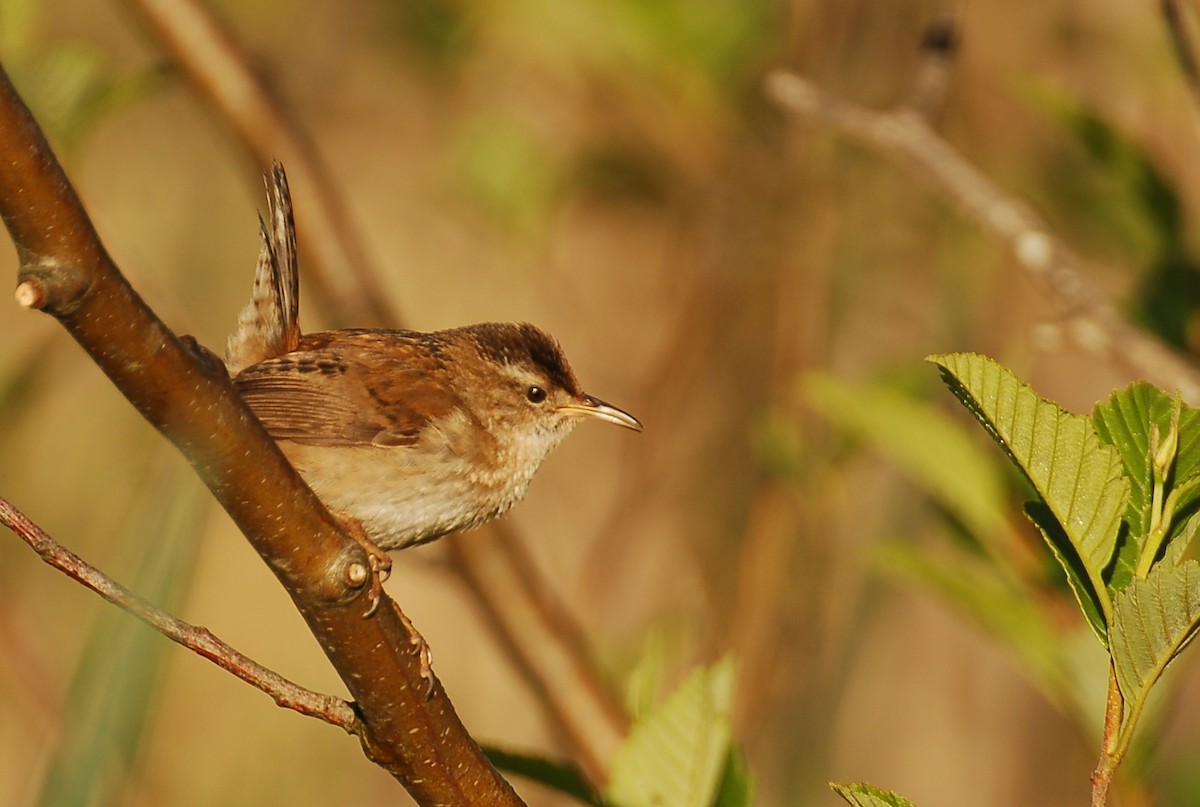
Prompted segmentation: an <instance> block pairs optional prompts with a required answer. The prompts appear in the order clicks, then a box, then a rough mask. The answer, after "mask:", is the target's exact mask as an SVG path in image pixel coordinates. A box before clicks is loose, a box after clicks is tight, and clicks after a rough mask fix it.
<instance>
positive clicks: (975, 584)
mask: <svg viewBox="0 0 1200 807" xmlns="http://www.w3.org/2000/svg"><path fill="white" fill-rule="evenodd" d="M874 555H875V560H877V561H878V563H877V565H878V567H879V568H880V569H882V570H883V571H884V572H885V573H886V574H888V575H892V576H895V577H899V578H902V579H907V580H910V581H912V582H914V583H916V584H918V585H920V586H922V587H924V588H925V589H927V590H929V591H930V592H932V593H933V594H935V595H936V596H938V597H940V598H941V599H942V600H943V601H945V602H946V603H947V604H948V605H949V606H951V607H952V608H953V609H954V610H955V611H957V612H958V613H960V614H962V615H963V616H965V617H967V618H968V619H970V620H971V621H973V622H974V623H975V624H976V625H978V626H979V627H980V628H981V629H982V630H984V631H985V632H987V633H988V634H990V635H991V636H993V637H994V638H995V639H996V640H997V641H999V642H1000V644H1002V645H1004V646H1005V647H1006V648H1008V649H1009V650H1010V651H1011V652H1012V653H1013V655H1014V656H1016V657H1017V659H1018V660H1019V661H1020V662H1021V669H1022V670H1024V671H1025V672H1026V674H1027V675H1028V676H1029V677H1030V679H1031V680H1032V681H1033V683H1034V684H1035V685H1036V686H1037V687H1038V689H1039V690H1041V692H1042V693H1043V694H1044V695H1045V696H1046V698H1047V699H1048V700H1050V701H1051V702H1052V703H1055V704H1057V705H1059V706H1060V707H1062V708H1064V709H1066V710H1070V711H1071V712H1072V713H1075V714H1078V713H1081V712H1083V711H1084V710H1083V709H1082V708H1081V707H1080V704H1078V703H1077V702H1076V700H1075V697H1074V696H1075V690H1076V682H1075V680H1074V677H1073V675H1072V673H1071V671H1070V670H1069V668H1068V666H1067V664H1066V661H1065V660H1064V657H1063V653H1064V651H1065V648H1064V647H1063V643H1062V638H1061V635H1060V634H1059V632H1058V631H1056V630H1055V628H1054V626H1052V625H1051V624H1050V622H1049V621H1048V619H1047V616H1046V614H1044V613H1043V611H1042V610H1041V609H1039V607H1038V603H1037V601H1036V600H1035V599H1034V598H1033V597H1032V596H1031V595H1030V593H1029V592H1028V591H1026V590H1025V589H1024V588H1022V587H1021V586H1020V585H1018V584H1017V583H1016V582H1014V581H1013V580H1012V579H1011V578H1009V577H1008V576H1007V575H1005V574H1003V573H1002V572H1001V571H1000V570H999V569H998V568H997V567H996V566H995V565H994V564H992V563H990V562H988V561H987V560H986V559H985V558H982V557H980V556H979V555H977V554H973V553H968V552H966V551H963V550H961V549H959V550H956V549H954V548H952V547H951V548H946V549H943V550H941V551H938V552H934V551H931V550H929V549H926V548H924V547H920V546H917V545H914V544H913V543H912V542H909V541H903V542H902V541H892V542H889V543H886V544H884V545H883V546H881V547H880V548H879V549H878V550H876V552H875V553H874Z"/></svg>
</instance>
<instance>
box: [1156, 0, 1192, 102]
mask: <svg viewBox="0 0 1200 807" xmlns="http://www.w3.org/2000/svg"><path fill="white" fill-rule="evenodd" d="M1161 7H1162V13H1163V19H1164V20H1166V23H1167V31H1168V32H1169V33H1170V34H1171V44H1172V45H1173V46H1174V48H1175V58H1176V59H1178V60H1179V69H1180V71H1181V72H1182V73H1183V80H1184V83H1185V84H1187V88H1188V92H1189V93H1191V96H1192V104H1193V106H1194V107H1195V110H1194V111H1200V62H1197V60H1196V48H1195V47H1194V46H1193V43H1192V38H1191V36H1189V35H1188V31H1187V21H1186V20H1185V19H1184V18H1183V15H1184V10H1183V9H1182V8H1181V7H1180V5H1179V0H1162V4H1161Z"/></svg>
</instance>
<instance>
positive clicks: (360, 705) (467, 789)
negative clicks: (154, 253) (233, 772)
mask: <svg viewBox="0 0 1200 807" xmlns="http://www.w3.org/2000/svg"><path fill="white" fill-rule="evenodd" d="M0 217H2V218H3V219H4V222H5V225H6V226H7V227H8V230H9V233H10V234H11V236H12V239H13V242H14V244H15V245H16V249H17V256H18V259H19V268H18V286H17V294H16V297H17V301H18V302H19V303H20V304H22V305H24V306H25V307H27V308H33V309H40V310H43V311H45V312H46V313H48V314H50V315H51V316H54V317H55V318H56V319H57V320H58V321H59V322H60V323H61V324H62V326H63V327H64V328H65V329H66V330H67V331H68V332H69V333H70V334H71V335H72V336H73V337H74V338H75V340H76V341H77V342H79V344H80V345H81V346H82V347H83V348H84V350H85V351H87V352H88V354H89V355H91V356H92V358H93V360H94V361H95V362H96V364H97V365H98V366H99V367H100V368H101V369H102V370H103V371H104V372H105V374H107V375H108V377H109V378H110V379H111V380H112V382H113V383H114V384H115V385H116V386H117V388H118V389H119V390H120V391H121V392H122V394H124V395H125V396H126V398H128V399H129V401H130V402H131V403H132V404H133V405H134V406H135V407H136V408H137V409H138V411H139V412H141V413H142V415H143V416H144V417H145V418H146V419H147V420H149V421H150V423H151V424H153V425H154V426H155V428H157V429H158V430H159V431H161V432H162V433H163V434H164V435H165V436H166V437H167V438H168V439H170V440H171V441H172V442H173V443H174V444H175V445H176V446H177V447H178V448H179V449H180V451H181V452H183V454H184V456H185V457H186V458H187V459H188V460H189V462H191V464H192V465H193V467H194V468H195V469H196V472H197V473H198V474H199V475H200V477H201V479H202V480H203V481H204V483H205V484H206V485H207V486H208V487H209V489H210V490H211V491H212V492H213V495H214V496H215V497H216V498H217V500H218V501H219V502H220V503H221V505H222V506H223V507H224V508H225V510H226V511H227V512H228V513H229V514H230V516H231V517H232V518H233V520H234V522H235V523H237V525H238V526H239V527H240V528H241V530H242V531H243V532H244V533H245V535H246V537H247V538H248V539H249V540H250V542H251V544H252V545H253V546H254V548H255V550H257V551H258V553H259V554H260V555H261V556H262V557H263V559H264V560H265V561H266V563H267V565H268V566H269V567H270V568H271V570H272V571H273V572H274V573H275V575H276V577H277V578H278V579H279V580H280V582H281V583H282V584H283V586H284V588H285V589H286V590H287V592H288V594H289V595H290V596H291V598H292V600H293V602H295V604H296V607H297V608H298V610H299V611H300V613H301V615H302V616H303V617H304V619H305V621H306V622H307V623H308V625H309V627H310V629H311V630H312V631H313V634H314V635H315V636H316V638H317V641H318V642H319V643H320V645H321V648H322V649H323V650H324V651H325V654H326V655H327V656H328V657H329V659H330V661H331V662H332V664H333V666H334V667H335V669H336V670H337V672H338V674H339V675H340V676H341V678H342V680H343V681H344V682H345V683H346V686H347V688H348V689H349V691H350V693H351V695H352V696H353V697H354V699H355V702H356V708H357V711H358V712H359V714H360V716H361V719H362V726H363V731H362V732H361V735H360V736H361V740H362V742H363V747H364V749H365V750H366V752H367V754H368V756H370V757H371V759H373V760H374V761H375V762H376V763H378V764H379V765H381V766H383V767H384V768H386V769H387V770H388V771H389V772H390V773H392V775H393V776H395V777H396V778H397V779H398V780H399V781H400V782H401V783H402V784H403V785H404V786H405V787H406V788H407V789H408V791H409V793H410V794H412V796H413V798H415V799H416V800H417V801H418V802H419V803H420V804H422V805H435V804H436V805H516V804H521V803H522V802H521V801H520V799H519V798H518V797H517V796H516V794H515V793H514V792H513V790H512V788H511V787H510V786H509V785H508V783H507V782H505V781H504V780H503V779H502V778H501V777H500V775H499V774H498V773H496V771H495V769H494V768H493V767H492V766H491V764H490V763H488V761H487V760H486V758H485V757H484V756H483V753H482V752H481V751H480V750H479V747H478V746H477V745H476V744H475V742H474V741H473V740H472V739H471V738H470V736H469V735H468V734H467V732H466V729H465V728H464V727H463V725H462V722H461V721H460V720H459V719H458V716H457V715H456V714H455V712H454V709H453V706H452V705H451V703H450V701H449V699H448V698H447V697H446V694H445V692H444V691H443V689H442V687H441V685H440V683H439V682H438V681H437V679H436V678H435V677H433V676H432V674H430V677H429V678H423V677H422V670H421V660H420V658H419V653H418V652H416V651H417V650H418V647H419V646H418V644H417V642H418V638H417V637H416V635H415V633H414V632H413V631H412V629H411V626H409V625H408V624H407V620H406V619H405V618H404V616H403V614H401V612H400V610H399V608H398V607H397V606H396V605H395V603H394V602H392V600H391V599H390V598H388V597H387V596H386V594H384V595H383V602H382V604H381V606H380V607H379V608H378V609H377V610H376V612H375V614H374V616H372V617H371V618H364V612H365V611H366V609H367V606H366V603H365V599H366V598H365V596H364V595H365V594H366V593H367V590H368V588H369V586H367V585H366V582H367V578H369V574H368V575H367V576H366V577H364V576H363V573H364V570H366V569H368V568H369V564H368V561H367V557H366V553H365V552H364V551H363V549H362V547H361V546H359V545H358V544H357V543H355V542H354V541H353V540H352V539H350V538H349V537H348V536H346V534H345V533H344V532H343V531H342V529H341V528H340V526H339V525H338V524H337V523H336V522H335V521H334V519H333V518H332V517H331V516H330V515H329V513H328V512H327V511H326V510H325V508H324V507H323V506H322V505H321V503H320V501H319V500H318V499H317V498H316V496H315V495H314V494H313V493H312V491H311V490H310V489H309V488H308V487H307V486H306V485H305V484H304V483H303V481H302V480H301V479H300V477H299V476H298V475H297V474H296V472H295V471H294V470H293V469H292V467H291V466H290V465H289V464H288V462H287V460H286V459H285V458H284V457H283V454H282V453H280V451H279V448H278V447H277V446H276V445H275V443H274V442H273V441H272V440H271V439H270V437H269V436H268V435H267V433H266V432H265V431H264V430H263V428H262V427H261V425H259V423H258V422H257V421H256V420H255V419H254V417H253V415H251V413H250V411H249V410H248V409H247V408H246V406H245V405H244V404H243V403H242V401H241V399H240V398H239V397H238V396H237V394H236V392H235V391H234V389H233V386H232V384H231V382H230V380H229V377H228V375H227V374H226V373H225V370H224V367H223V366H222V365H221V364H220V362H219V361H216V360H215V357H212V356H211V354H207V353H206V352H204V351H203V350H202V349H197V347H196V346H195V345H194V344H189V343H188V342H186V341H185V340H181V339H179V338H178V337H176V336H175V334H173V333H172V332H171V331H170V329H168V328H167V326H166V325H164V324H163V323H162V322H161V321H160V320H159V319H158V318H157V317H156V316H155V315H154V313H153V311H151V310H150V308H149V307H148V306H147V305H146V304H145V302H143V301H142V299H141V298H140V297H139V296H138V295H137V293H136V292H135V291H134V290H133V288H132V287H131V286H130V285H129V283H128V282H127V281H126V279H125V278H124V276H123V275H122V274H121V273H120V271H119V270H118V269H117V267H116V265H115V264H114V263H113V261H112V259H111V258H110V257H109V255H108V253H107V252H106V251H105V249H104V247H103V246H102V244H101V242H100V240H99V237H98V236H97V234H96V231H95V228H94V227H93V225H92V223H91V221H90V219H89V218H88V216H87V214H86V212H85V211H84V208H83V204H82V203H81V202H80V200H79V198H78V196H77V195H76V194H75V191H74V189H73V188H72V187H71V184H70V182H69V181H68V180H67V177H66V175H65V174H64V173H63V170H62V168H61V166H60V165H59V163H58V161H57V159H56V158H55V156H54V154H53V153H52V151H51V150H50V148H49V146H48V145H47V143H46V140H45V138H44V136H43V135H42V133H41V130H40V129H39V128H38V126H37V123H36V122H35V121H34V120H33V117H32V116H31V114H30V113H29V110H28V108H27V107H26V106H25V104H24V103H23V102H22V101H21V99H20V97H19V96H18V95H17V92H16V90H15V89H14V87H13V86H12V83H11V82H10V81H9V79H8V76H7V74H6V73H4V72H3V70H2V69H0Z"/></svg>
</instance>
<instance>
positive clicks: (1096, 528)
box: [929, 353, 1129, 622]
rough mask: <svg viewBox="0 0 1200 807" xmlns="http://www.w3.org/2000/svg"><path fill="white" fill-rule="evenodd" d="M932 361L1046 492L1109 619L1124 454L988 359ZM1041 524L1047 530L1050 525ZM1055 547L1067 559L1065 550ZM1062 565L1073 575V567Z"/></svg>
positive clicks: (1125, 488) (959, 356) (1125, 492)
mask: <svg viewBox="0 0 1200 807" xmlns="http://www.w3.org/2000/svg"><path fill="white" fill-rule="evenodd" d="M929 361H931V362H933V363H935V364H937V365H938V366H939V367H941V369H942V378H943V380H945V382H946V384H947V385H948V386H949V387H950V389H951V391H952V392H953V393H954V394H955V395H956V396H957V397H958V399H959V400H960V401H962V403H963V404H964V405H965V406H966V407H967V408H968V409H970V410H971V412H972V414H974V415H975V417H976V418H977V419H978V420H979V422H980V423H981V424H983V426H984V428H986V429H987V430H988V432H989V433H991V435H992V436H993V437H994V438H995V439H996V441H997V442H998V443H1000V445H1001V446H1002V447H1003V448H1004V450H1005V451H1006V452H1008V455H1009V457H1010V458H1011V459H1012V460H1013V462H1014V463H1016V465H1017V467H1018V468H1020V469H1021V472H1022V473H1024V474H1025V476H1026V477H1028V479H1029V481H1030V482H1031V483H1032V484H1033V487H1034V489H1035V490H1037V492H1038V493H1039V494H1040V495H1041V497H1042V500H1043V501H1044V502H1045V504H1046V506H1047V507H1048V508H1049V511H1050V513H1052V514H1053V516H1054V520H1056V521H1057V522H1058V524H1059V525H1060V527H1061V528H1062V534H1063V535H1064V536H1066V538H1067V540H1068V542H1069V549H1070V550H1071V551H1073V552H1074V553H1075V554H1076V555H1078V557H1079V560H1080V562H1081V564H1082V571H1083V572H1084V574H1085V575H1086V578H1087V580H1088V582H1089V584H1090V585H1091V587H1092V589H1093V590H1094V593H1095V595H1096V598H1097V603H1098V605H1099V607H1100V611H1101V613H1102V614H1104V615H1105V617H1106V619H1105V621H1106V622H1107V616H1108V613H1109V610H1110V608H1111V600H1110V596H1109V593H1108V591H1107V588H1106V584H1105V579H1104V570H1105V568H1106V567H1107V566H1108V565H1109V563H1110V561H1111V560H1112V558H1113V554H1114V552H1115V551H1116V548H1117V538H1118V534H1119V532H1120V528H1121V524H1122V520H1121V519H1122V516H1123V514H1124V513H1125V509H1126V503H1127V502H1128V500H1129V481H1128V480H1127V479H1126V478H1125V474H1124V465H1123V463H1122V461H1121V455H1120V453H1119V452H1118V451H1117V449H1115V448H1113V447H1112V446H1111V445H1108V444H1107V443H1104V442H1102V441H1101V440H1100V438H1099V437H1098V436H1097V434H1096V430H1095V429H1094V428H1093V426H1092V421H1091V419H1090V418H1088V417H1085V416H1083V415H1076V414H1073V413H1070V412H1066V411H1064V410H1063V409H1061V408H1060V407H1058V406H1056V405H1055V404H1053V403H1051V402H1049V401H1047V400H1045V399H1043V398H1041V397H1039V396H1038V395H1037V393H1035V392H1034V391H1033V390H1032V389H1031V388H1030V387H1029V385H1028V384H1025V383H1023V382H1022V381H1021V380H1020V379H1018V378H1017V377H1016V376H1015V375H1013V374H1012V373H1011V372H1010V371H1008V370H1007V369H1005V368H1004V367H1002V366H1001V365H1000V364H998V363H997V362H995V361H993V360H991V359H989V358H987V357H984V356H979V355H975V354H967V353H956V354H948V355H942V356H931V357H929ZM1039 526H1042V527H1043V531H1045V525H1044V524H1041V523H1040V522H1039ZM1052 548H1054V549H1055V553H1056V555H1059V560H1060V563H1062V562H1063V561H1064V557H1063V555H1064V554H1065V552H1064V550H1065V549H1066V548H1064V547H1054V546H1053V544H1052ZM1063 567H1064V569H1066V570H1067V574H1068V576H1070V575H1071V574H1072V568H1071V564H1069V563H1063ZM1076 593H1077V594H1078V593H1079V592H1078V590H1077V591H1076ZM1081 602H1082V598H1081Z"/></svg>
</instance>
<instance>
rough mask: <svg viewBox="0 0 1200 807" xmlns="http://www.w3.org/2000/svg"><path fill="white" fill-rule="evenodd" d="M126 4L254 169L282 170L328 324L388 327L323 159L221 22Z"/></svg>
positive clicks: (166, 6) (161, 4) (184, 0)
mask: <svg viewBox="0 0 1200 807" xmlns="http://www.w3.org/2000/svg"><path fill="white" fill-rule="evenodd" d="M128 5H129V7H130V8H131V9H132V10H133V11H134V12H135V13H136V14H137V15H138V16H139V17H140V18H141V19H142V20H143V21H144V22H145V23H146V24H147V25H148V26H149V27H150V30H151V31H152V32H153V34H154V36H155V37H156V38H157V40H158V41H159V43H160V44H161V45H162V46H163V48H164V49H165V50H166V51H167V52H168V53H169V54H170V56H171V58H172V59H173V60H174V63H175V64H176V65H178V67H179V69H180V70H181V71H182V73H183V76H184V77H185V78H186V79H187V80H188V82H189V83H190V84H191V85H192V87H193V88H194V89H195V90H196V92H198V93H199V94H200V96H201V97H202V98H203V99H204V100H205V101H206V102H207V104H208V105H209V106H211V107H212V109H213V111H214V112H216V114H217V117H218V118H219V119H220V120H221V121H223V122H224V123H226V124H227V125H228V126H229V127H230V128H231V129H233V132H234V134H235V135H237V137H238V139H239V140H240V141H241V143H242V146H243V147H244V148H245V149H246V151H248V152H249V153H250V154H251V155H252V156H253V158H254V159H255V160H256V161H257V163H258V167H259V169H260V170H262V171H265V170H266V169H267V168H269V167H270V165H271V163H272V161H273V160H278V161H279V162H281V163H283V164H284V165H286V166H287V169H288V176H289V177H290V179H291V183H292V187H293V188H295V189H296V197H297V205H296V207H297V209H303V210H304V211H305V212H304V226H303V227H301V228H300V231H299V239H300V253H301V254H302V255H303V256H304V259H305V269H306V270H307V271H308V278H309V280H310V281H312V283H313V285H314V286H317V287H318V290H319V292H320V293H319V294H318V298H319V299H321V300H322V301H324V302H325V303H326V306H327V309H328V313H329V315H330V318H331V319H332V320H333V322H334V324H335V325H337V326H339V327H347V326H350V325H355V326H358V327H368V326H376V327H382V326H385V325H386V324H388V323H389V322H394V321H395V319H396V312H395V311H394V310H393V308H392V307H391V305H390V304H389V303H388V297H387V295H386V294H385V293H384V291H383V286H382V284H381V283H380V282H379V272H378V271H377V269H376V268H375V267H374V265H373V264H372V262H371V261H370V260H369V259H368V257H367V253H366V250H365V249H364V248H363V245H362V240H361V239H360V238H359V236H358V234H357V233H356V232H355V231H354V227H353V226H352V224H351V221H350V216H349V214H348V213H347V212H346V206H345V204H344V202H343V201H342V199H341V197H340V196H339V195H338V192H337V185H336V183H334V182H333V180H332V179H331V178H330V174H329V170H328V169H327V168H326V166H325V163H324V161H323V160H322V159H321V158H320V156H319V155H318V153H317V150H316V148H315V147H314V146H313V145H312V143H311V141H310V140H309V138H308V137H307V136H306V135H305V134H304V133H303V127H301V126H300V124H299V122H297V121H296V119H295V117H294V116H292V115H291V114H290V113H289V112H288V111H287V110H286V108H285V107H284V105H283V103H282V102H281V101H280V100H279V99H278V98H277V97H275V95H274V94H272V93H271V92H270V91H269V89H268V87H267V84H266V82H264V81H263V80H262V79H261V78H260V77H259V76H258V75H257V74H256V73H255V72H254V70H253V69H251V67H250V63H249V60H248V59H246V57H245V54H244V51H243V49H242V48H241V46H240V45H239V44H238V43H237V41H236V40H235V39H234V38H233V36H232V35H231V34H230V33H229V31H228V30H226V28H225V27H224V26H223V25H222V24H221V21H220V20H218V19H217V17H216V16H215V15H214V14H212V12H211V11H209V9H208V8H207V7H206V6H205V5H204V4H203V3H200V2H192V0H128ZM348 279H352V281H351V282H347V280H348Z"/></svg>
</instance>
